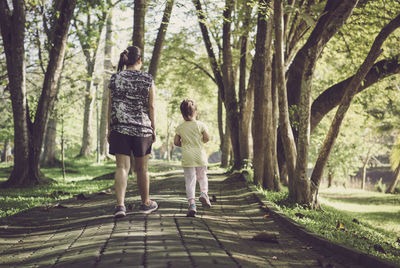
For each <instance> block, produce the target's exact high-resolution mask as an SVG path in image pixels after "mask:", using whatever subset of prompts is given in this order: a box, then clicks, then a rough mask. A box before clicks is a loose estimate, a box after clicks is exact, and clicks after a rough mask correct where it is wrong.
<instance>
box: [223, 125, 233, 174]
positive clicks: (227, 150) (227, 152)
mask: <svg viewBox="0 0 400 268" xmlns="http://www.w3.org/2000/svg"><path fill="white" fill-rule="evenodd" d="M226 120H228V119H227V118H226ZM229 131H230V130H229V128H228V125H225V134H224V139H223V144H222V155H221V167H223V168H227V167H228V166H229V160H230V156H231V151H232V144H231V135H230V133H229Z"/></svg>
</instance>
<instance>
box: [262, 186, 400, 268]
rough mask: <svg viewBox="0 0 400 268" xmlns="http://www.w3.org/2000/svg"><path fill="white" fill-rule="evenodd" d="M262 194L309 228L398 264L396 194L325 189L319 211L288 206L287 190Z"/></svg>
mask: <svg viewBox="0 0 400 268" xmlns="http://www.w3.org/2000/svg"><path fill="white" fill-rule="evenodd" d="M264 193H265V196H266V198H267V199H268V200H270V201H271V202H273V203H275V204H276V205H277V208H278V209H280V210H281V211H283V212H284V213H285V214H286V215H288V216H289V217H291V218H292V219H293V220H295V221H297V222H298V223H300V224H302V225H304V226H306V227H307V228H308V229H309V230H310V231H312V232H314V233H317V234H319V235H321V236H324V237H326V238H328V239H329V240H331V241H334V242H337V243H340V244H344V245H347V246H349V247H351V248H355V249H358V250H361V251H363V252H365V253H368V254H371V255H375V256H378V257H381V258H383V259H387V260H389V261H392V262H394V263H396V264H398V265H400V233H399V230H400V205H399V204H400V195H386V194H380V193H375V192H367V191H366V192H361V191H358V190H348V189H344V188H341V189H326V190H321V191H320V194H321V200H320V201H321V205H322V208H323V211H316V210H308V209H303V208H302V207H298V206H295V207H291V206H288V204H289V203H288V198H287V197H288V193H287V189H284V190H283V191H282V192H280V193H274V192H268V191H266V192H264ZM298 213H300V214H301V215H300V214H298ZM296 214H297V216H296ZM299 216H300V217H299ZM338 224H339V225H340V227H341V228H340V227H339V226H338ZM379 248H382V249H383V250H384V252H385V253H382V252H380V250H379Z"/></svg>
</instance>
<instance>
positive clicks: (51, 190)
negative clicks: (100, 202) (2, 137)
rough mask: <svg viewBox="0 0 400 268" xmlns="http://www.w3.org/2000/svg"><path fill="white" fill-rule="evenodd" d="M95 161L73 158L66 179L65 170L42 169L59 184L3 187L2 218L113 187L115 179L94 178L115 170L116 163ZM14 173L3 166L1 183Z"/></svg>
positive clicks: (9, 167)
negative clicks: (63, 174)
mask: <svg viewBox="0 0 400 268" xmlns="http://www.w3.org/2000/svg"><path fill="white" fill-rule="evenodd" d="M95 162H96V161H95V160H93V159H72V160H68V161H67V162H66V179H65V180H64V179H63V176H62V172H61V168H59V167H55V168H42V169H41V171H42V172H43V173H44V174H45V175H46V176H47V177H50V178H52V179H54V180H55V181H56V182H55V183H51V184H47V185H37V186H35V187H29V188H7V189H1V188H0V217H4V216H9V215H13V214H15V213H18V212H20V211H22V210H25V209H29V208H32V207H35V206H42V205H47V204H50V203H54V202H56V201H58V200H64V199H68V198H72V197H74V195H77V194H80V193H84V194H90V193H95V192H99V191H101V190H104V189H108V188H110V187H111V186H112V185H113V184H114V181H113V180H95V181H93V180H92V179H93V178H95V177H97V176H100V175H103V174H106V173H111V172H113V171H114V170H115V161H105V162H102V163H100V164H97V163H95ZM11 171H12V166H11V165H10V164H5V163H1V164H0V182H3V181H5V180H7V178H8V176H9V175H10V173H11Z"/></svg>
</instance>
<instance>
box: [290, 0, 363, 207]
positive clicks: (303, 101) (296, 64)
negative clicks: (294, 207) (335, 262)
mask: <svg viewBox="0 0 400 268" xmlns="http://www.w3.org/2000/svg"><path fill="white" fill-rule="evenodd" d="M357 2H358V1H357V0H351V1H336V0H328V1H327V3H326V5H325V8H324V11H323V13H322V15H321V17H320V18H319V19H318V22H317V24H316V26H315V28H314V29H313V31H312V32H311V34H310V37H309V38H308V40H307V41H306V43H305V44H304V46H303V47H302V48H301V49H300V51H299V52H298V53H297V55H296V57H295V58H294V60H293V63H292V65H291V66H290V69H289V73H288V81H287V89H288V96H289V99H288V102H289V105H290V106H291V105H297V114H296V115H295V117H294V120H295V121H297V122H296V123H297V124H298V141H297V157H296V168H295V176H294V180H295V182H294V184H291V183H290V177H289V187H295V190H294V191H289V193H290V194H293V195H291V196H290V198H291V199H292V200H293V201H294V202H297V203H300V204H306V205H311V202H312V201H311V199H312V198H311V192H312V193H313V194H317V191H316V190H317V187H316V186H315V185H314V184H313V185H312V188H313V191H310V188H309V187H310V181H309V179H308V177H307V164H308V148H309V139H310V114H311V112H310V108H311V89H312V80H313V73H314V69H315V65H316V61H317V60H318V58H319V57H320V55H321V53H322V50H323V48H324V47H325V46H326V43H327V42H328V41H329V40H330V39H331V38H332V36H333V35H334V34H335V33H336V32H337V31H338V30H339V29H340V28H341V27H342V25H343V24H344V22H345V21H346V19H347V18H348V17H349V16H350V14H351V12H352V10H353V8H354V7H355V5H356V4H357ZM299 85H300V86H299ZM314 171H315V170H314ZM289 174H290V173H289ZM289 176H290V175H289ZM313 183H314V182H313Z"/></svg>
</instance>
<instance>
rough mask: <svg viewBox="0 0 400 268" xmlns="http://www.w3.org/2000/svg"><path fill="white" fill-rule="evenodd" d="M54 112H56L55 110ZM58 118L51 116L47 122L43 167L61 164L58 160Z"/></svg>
mask: <svg viewBox="0 0 400 268" xmlns="http://www.w3.org/2000/svg"><path fill="white" fill-rule="evenodd" d="M53 112H54V110H53ZM56 137H57V118H55V117H54V116H50V118H49V121H48V122H47V128H46V135H45V138H44V147H43V154H42V161H41V162H42V165H43V166H48V167H53V166H55V165H57V164H58V163H59V161H58V159H57V144H56Z"/></svg>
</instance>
